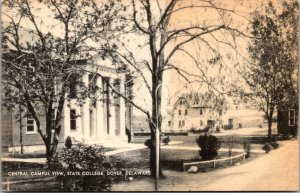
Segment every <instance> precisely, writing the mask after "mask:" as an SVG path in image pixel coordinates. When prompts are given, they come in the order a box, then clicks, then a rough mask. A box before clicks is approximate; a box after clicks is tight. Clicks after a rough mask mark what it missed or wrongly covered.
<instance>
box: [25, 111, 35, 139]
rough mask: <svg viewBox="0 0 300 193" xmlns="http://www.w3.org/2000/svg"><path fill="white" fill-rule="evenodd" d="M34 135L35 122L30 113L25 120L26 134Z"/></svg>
mask: <svg viewBox="0 0 300 193" xmlns="http://www.w3.org/2000/svg"><path fill="white" fill-rule="evenodd" d="M31 133H36V125H35V120H34V118H33V116H32V114H31V113H28V114H27V120H26V134H31Z"/></svg>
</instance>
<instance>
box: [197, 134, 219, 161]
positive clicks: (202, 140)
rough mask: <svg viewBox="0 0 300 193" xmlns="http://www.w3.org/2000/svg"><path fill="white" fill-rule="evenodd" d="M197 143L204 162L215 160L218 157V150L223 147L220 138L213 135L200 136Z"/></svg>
mask: <svg viewBox="0 0 300 193" xmlns="http://www.w3.org/2000/svg"><path fill="white" fill-rule="evenodd" d="M196 143H197V145H198V146H199V147H200V150H199V155H200V156H201V157H202V158H203V159H204V160H210V159H214V158H215V157H217V156H218V150H219V149H220V147H221V143H220V142H219V141H218V138H217V137H216V136H213V135H207V134H204V135H200V136H199V137H198V138H196Z"/></svg>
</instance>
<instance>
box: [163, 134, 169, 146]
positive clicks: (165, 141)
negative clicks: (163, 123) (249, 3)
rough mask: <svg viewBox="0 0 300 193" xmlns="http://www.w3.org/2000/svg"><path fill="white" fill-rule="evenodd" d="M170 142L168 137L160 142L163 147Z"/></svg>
mask: <svg viewBox="0 0 300 193" xmlns="http://www.w3.org/2000/svg"><path fill="white" fill-rule="evenodd" d="M170 141H171V139H170V137H169V136H168V137H166V138H164V139H163V140H162V142H163V143H164V144H165V145H168V144H169V143H170Z"/></svg>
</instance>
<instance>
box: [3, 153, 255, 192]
mask: <svg viewBox="0 0 300 193" xmlns="http://www.w3.org/2000/svg"><path fill="white" fill-rule="evenodd" d="M237 154H239V153H235V152H233V155H237ZM257 155H258V154H251V158H250V159H246V162H247V161H250V160H252V159H254V158H255V157H256V156H257ZM227 156H228V152H219V156H218V157H227ZM111 157H112V158H114V159H117V160H118V161H119V163H120V167H121V168H120V169H121V170H132V171H136V170H149V149H139V150H134V151H129V152H125V153H120V154H115V155H113V156H111ZM160 160H161V166H162V169H163V170H175V171H182V170H183V168H182V164H183V162H191V161H200V160H201V159H200V157H199V154H198V151H197V150H179V149H162V150H161V159H160ZM228 166H229V165H228V164H227V165H219V166H218V168H220V167H228ZM45 170H46V169H45V165H41V164H32V163H14V162H3V163H2V171H3V182H6V181H7V178H9V181H15V180H24V179H32V180H33V181H30V182H22V183H18V184H11V185H10V191H49V190H51V191H52V190H53V191H60V184H59V182H58V181H57V180H56V179H55V177H53V178H51V179H47V177H48V178H49V176H47V177H44V176H43V177H41V176H35V177H32V176H14V177H8V175H7V172H8V171H29V172H30V171H45ZM210 170H213V169H212V168H207V169H205V170H201V171H202V172H207V171H210ZM145 177H147V178H148V177H149V176H134V178H135V179H138V178H145ZM35 180H42V181H35ZM120 180H124V178H117V179H116V181H115V182H118V181H120ZM2 188H3V189H4V190H6V188H7V187H6V185H2Z"/></svg>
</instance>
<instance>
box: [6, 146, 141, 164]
mask: <svg viewBox="0 0 300 193" xmlns="http://www.w3.org/2000/svg"><path fill="white" fill-rule="evenodd" d="M144 148H147V147H146V146H145V145H144V144H130V146H127V147H126V148H121V149H117V150H113V151H108V152H105V155H107V156H110V155H114V154H118V153H124V152H128V151H133V150H138V149H144ZM1 160H2V161H7V162H25V163H38V164H45V163H46V162H47V159H46V158H11V157H2V158H1Z"/></svg>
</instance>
